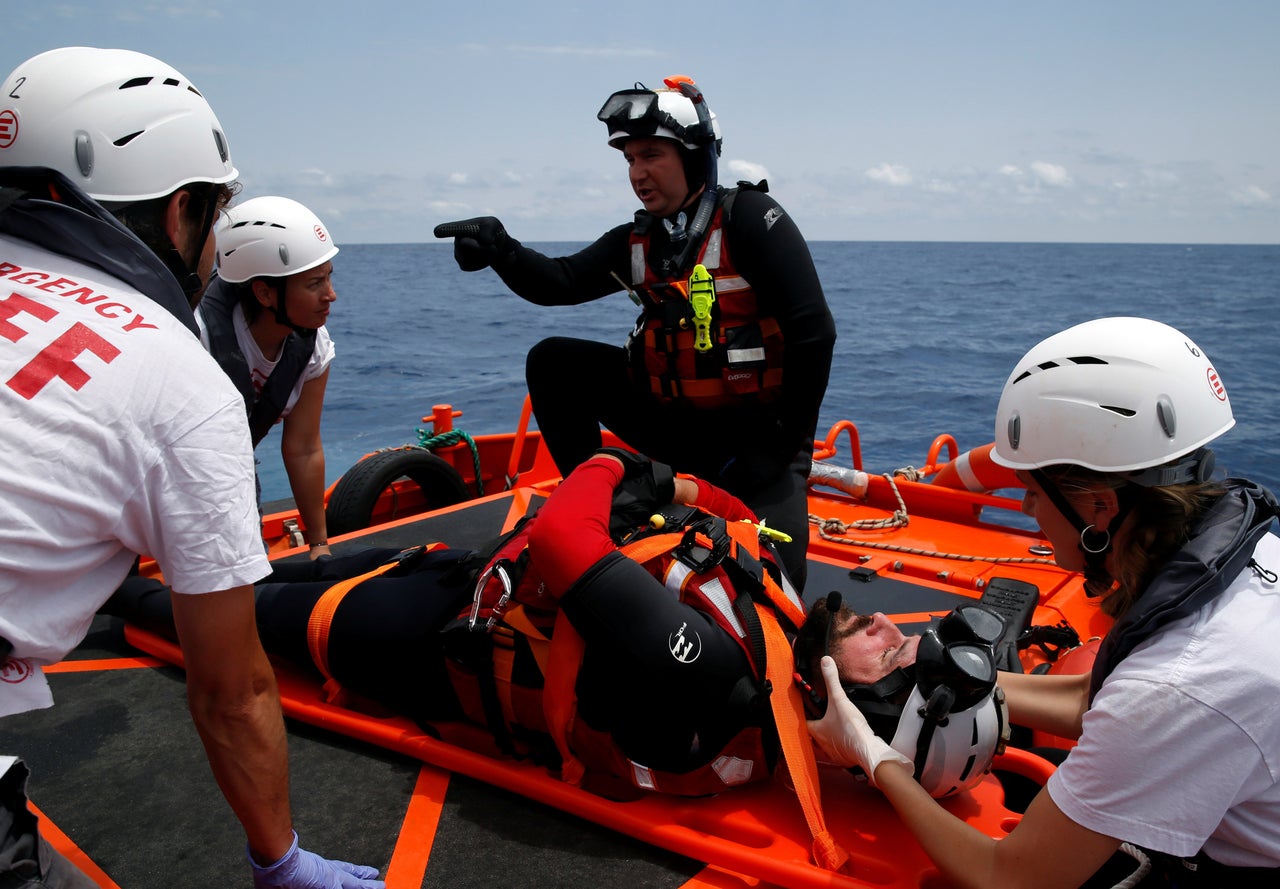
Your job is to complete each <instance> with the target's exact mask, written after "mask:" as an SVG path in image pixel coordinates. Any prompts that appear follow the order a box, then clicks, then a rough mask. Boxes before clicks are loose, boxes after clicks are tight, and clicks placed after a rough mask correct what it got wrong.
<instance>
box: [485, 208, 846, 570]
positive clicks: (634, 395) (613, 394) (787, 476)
mask: <svg viewBox="0 0 1280 889" xmlns="http://www.w3.org/2000/svg"><path fill="white" fill-rule="evenodd" d="M730 196H731V200H730ZM726 203H728V204H730V211H729V212H725V209H726ZM717 226H718V227H720V228H721V229H722V245H721V249H722V250H723V251H724V253H725V255H726V256H728V257H731V263H732V266H733V270H734V276H735V277H736V276H740V277H741V278H742V279H744V280H745V281H746V282H747V283H748V284H749V285H750V289H751V291H752V292H753V294H754V299H755V302H756V305H757V306H758V310H759V314H760V315H761V316H762V317H766V318H768V319H770V323H771V324H772V322H776V326H777V329H778V330H779V331H780V334H781V336H780V339H781V341H782V350H781V360H780V365H779V367H778V369H779V370H780V371H781V373H780V386H775V387H771V391H768V392H766V393H763V396H761V395H752V394H750V393H747V394H741V395H740V396H735V397H732V398H731V399H729V401H728V403H725V404H722V405H719V406H715V407H708V406H706V405H705V403H698V402H697V400H696V399H690V398H688V397H685V396H684V395H681V394H679V392H678V391H677V392H676V394H674V395H672V394H669V393H668V394H655V393H654V392H653V391H652V390H653V389H654V388H655V387H654V384H653V381H652V380H651V379H649V378H647V376H646V374H645V373H644V371H643V369H642V365H643V362H644V359H643V358H642V357H641V356H640V355H639V354H637V352H638V351H639V349H640V344H639V340H637V341H636V343H635V344H634V345H633V347H632V353H631V354H628V350H627V349H625V348H623V347H621V346H614V345H608V344H604V343H598V342H593V341H590V340H583V339H575V338H570V337H552V338H549V339H546V340H543V341H542V342H540V343H538V344H537V345H535V346H534V347H533V348H532V349H531V350H530V351H529V355H528V358H527V362H526V368H525V372H526V378H527V383H528V386H529V393H530V396H531V397H532V401H533V409H534V413H535V414H536V416H537V420H538V428H539V429H540V430H541V431H542V435H543V439H544V440H545V441H546V443H547V446H548V448H549V449H550V451H551V455H552V457H553V458H554V459H555V462H556V466H557V467H558V468H559V469H560V471H561V473H564V474H568V472H569V471H570V470H572V469H573V467H574V466H577V465H578V464H579V463H581V462H583V461H584V460H586V459H587V458H588V457H589V456H590V455H591V454H592V453H594V451H595V450H596V449H597V448H599V447H600V443H601V440H600V430H599V425H600V424H603V425H604V426H605V427H606V428H608V429H609V430H610V431H612V432H613V433H615V434H616V435H617V436H618V437H619V438H621V439H622V440H623V441H624V442H626V443H627V444H628V445H629V446H630V447H632V448H634V449H636V450H637V451H639V452H641V453H643V454H646V455H648V456H650V457H652V458H653V459H655V460H660V461H661V462H663V463H667V464H669V465H671V466H672V467H673V468H674V469H675V470H676V471H678V472H688V473H690V474H693V475H696V476H698V477H699V478H705V479H707V480H708V481H710V482H712V483H713V484H715V485H718V486H720V487H722V488H724V489H725V490H726V491H728V492H730V493H732V494H734V495H736V496H738V497H740V498H742V500H743V501H744V502H746V504H747V505H748V506H750V507H751V508H752V509H753V510H755V512H756V514H757V515H759V516H760V517H761V518H763V519H764V520H765V521H766V522H767V523H768V524H769V525H770V526H771V527H774V528H777V529H779V530H782V531H785V532H786V533H788V534H789V535H791V537H792V538H793V542H792V543H791V544H789V545H780V546H779V552H780V554H781V555H782V557H783V560H784V561H785V563H786V568H787V571H788V573H789V574H790V575H791V580H792V582H793V583H794V584H795V586H796V587H797V589H803V584H804V580H805V563H804V555H805V550H806V546H807V541H808V506H807V502H806V498H807V487H806V485H807V478H808V474H809V466H810V460H811V457H812V445H813V438H814V435H815V432H816V429H817V423H818V412H819V409H820V407H821V405H822V399H823V396H824V395H825V393H826V389H827V381H828V377H829V375H830V371H831V360H832V353H833V350H834V347H835V339H836V331H835V323H834V321H833V320H832V317H831V312H830V310H829V308H828V306H827V302H826V297H825V296H824V295H823V292H822V284H821V282H820V281H819V279H818V274H817V271H816V269H815V268H814V265H813V260H812V257H811V256H810V253H809V248H808V245H807V244H806V243H805V240H804V237H803V235H801V233H800V230H799V229H798V228H797V227H796V225H795V223H794V222H793V221H792V219H791V217H790V216H789V215H787V214H786V212H785V211H783V210H782V208H781V207H780V206H779V205H778V204H777V202H776V201H774V200H773V198H771V197H769V195H768V194H766V193H765V190H764V186H763V184H762V186H761V187H760V188H752V187H740V188H738V189H733V190H724V189H722V190H721V193H720V196H719V199H718V202H717V210H716V216H715V219H714V220H713V222H712V225H711V227H710V228H711V230H714V229H715V228H716V227H717ZM638 241H644V244H643V248H644V257H645V261H646V262H647V265H648V269H649V272H650V273H651V278H653V279H655V280H659V281H683V280H686V279H687V278H688V277H689V274H690V271H691V269H692V266H693V263H694V262H695V261H701V258H702V256H703V252H705V250H706V247H707V244H706V243H705V242H704V244H703V245H702V247H701V249H700V251H698V252H697V253H696V256H695V257H691V258H690V259H688V260H687V261H686V263H685V267H684V268H682V269H674V268H671V265H672V264H673V262H674V259H675V258H676V256H677V254H678V253H679V249H678V245H673V244H672V243H671V240H670V238H669V236H668V233H667V229H666V227H665V226H664V225H663V224H662V220H659V219H656V218H654V217H651V216H649V214H647V213H645V212H643V211H641V212H639V213H637V214H636V219H635V221H634V222H629V223H627V224H625V225H620V226H618V227H617V228H614V229H612V230H610V231H609V232H607V233H605V235H604V236H603V237H601V238H600V239H599V240H597V241H596V242H595V243H593V244H591V245H590V246H588V247H586V248H584V249H583V250H581V251H579V252H577V253H575V254H573V255H571V256H563V257H555V258H552V257H547V256H544V255H543V254H541V253H538V252H537V251H535V250H531V249H529V248H528V247H524V246H522V245H520V244H519V243H518V242H516V241H515V240H514V239H512V240H511V242H510V243H511V251H510V252H509V253H508V254H507V255H506V256H504V257H503V258H502V259H501V260H500V261H496V262H494V263H493V268H494V270H495V271H497V273H498V274H499V276H501V278H502V280H503V282H504V283H505V284H506V285H507V286H508V287H510V288H511V290H512V291H514V292H515V293H516V294H517V295H519V296H521V297H522V298H524V299H526V300H528V301H529V302H532V303H535V304H537V305H542V306H571V305H579V304H582V303H585V302H589V301H591V300H595V299H599V298H601V297H603V296H606V295H608V294H611V293H616V292H618V291H619V290H620V289H622V283H623V282H626V283H627V284H628V286H632V285H633V284H634V282H635V275H634V274H633V266H632V259H633V256H634V255H635V253H636V250H635V247H636V244H637V242H638ZM712 274H713V275H718V274H719V273H718V272H717V270H716V269H712ZM635 289H636V290H641V289H642V288H639V287H636V288H635ZM664 308H669V307H664ZM658 311H660V310H659V309H657V308H655V307H654V306H652V305H650V304H649V303H648V302H647V301H646V304H645V306H644V308H643V309H642V315H641V319H640V320H639V321H638V322H637V324H638V325H640V326H643V325H644V323H645V321H646V318H647V319H649V320H650V321H652V320H653V317H654V315H655V313H656V312H658ZM721 334H722V335H723V330H721ZM724 347H725V343H724V342H723V336H722V337H721V341H720V342H718V343H717V347H716V351H714V352H713V353H712V354H713V355H722V354H723V352H724ZM650 357H652V356H650ZM698 360H699V361H703V360H704V359H703V358H699V359H698ZM770 360H771V361H772V357H771V359H770Z"/></svg>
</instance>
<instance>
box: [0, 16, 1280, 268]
mask: <svg viewBox="0 0 1280 889" xmlns="http://www.w3.org/2000/svg"><path fill="white" fill-rule="evenodd" d="M6 6H7V7H8V8H7V9H6V11H5V19H6V21H5V25H4V28H3V30H2V31H0V68H3V69H4V70H5V71H7V70H9V69H11V68H13V67H14V66H15V65H16V64H17V63H18V62H20V61H21V60H22V59H24V58H26V57H28V56H31V55H34V54H35V53H36V52H39V51H41V50H44V49H49V48H53V47H55V46H60V45H69V44H82V45H92V46H120V47H127V48H130V49H137V50H141V51H143V52H148V53H151V54H152V55H155V56H158V57H160V58H162V59H164V60H165V61H167V62H169V63H170V64H172V65H174V66H175V67H177V68H178V69H179V70H181V71H182V72H183V73H184V74H186V75H187V76H188V77H190V78H191V79H192V80H193V81H194V82H195V83H196V85H197V86H198V87H199V88H200V89H201V90H202V91H203V92H204V93H205V94H206V95H207V96H208V97H209V99H210V101H211V103H212V104H213V106H214V109H215V110H216V111H217V113H218V116H219V118H220V119H221V121H222V123H223V126H224V127H225V129H226V131H227V134H228V136H229V138H230V142H231V149H232V155H233V158H234V160H235V162H236V165H237V166H238V167H239V169H240V172H241V181H242V182H243V183H244V188H245V192H244V193H245V196H246V197H249V196H254V195H261V194H283V195H287V196H289V197H292V198H295V199H297V200H300V201H302V202H303V203H305V204H307V205H308V206H310V207H311V208H312V209H313V210H315V211H316V212H317V213H318V214H319V215H320V216H321V218H322V219H324V220H325V222H326V223H328V225H329V228H330V229H331V231H332V233H333V235H334V238H335V240H336V241H337V242H338V243H339V244H341V243H344V242H347V243H355V242H366V243H367V242H373V243H378V242H403V241H410V242H412V241H425V240H431V229H432V227H433V226H434V225H435V224H436V223H438V222H441V221H445V220H449V219H455V218H461V217H467V216H476V215H489V214H492V215H497V216H499V217H501V218H502V219H503V221H504V222H505V223H506V225H507V227H508V229H509V230H510V231H511V232H512V234H513V235H515V236H516V237H518V238H520V239H522V240H526V241H554V240H569V241H587V240H591V239H593V238H595V237H596V236H597V235H599V234H600V233H602V232H603V231H605V230H607V229H608V228H610V227H612V226H613V225H616V224H617V223H619V222H622V221H625V220H627V219H628V218H630V215H631V213H632V212H633V211H634V210H635V209H636V208H637V206H638V204H637V202H636V200H635V198H634V196H633V195H632V194H631V192H630V189H629V187H628V185H627V183H626V178H625V168H624V166H623V162H622V159H621V157H620V155H619V154H618V153H617V152H616V151H614V150H613V149H610V148H608V146H607V145H606V144H605V141H604V135H605V134H604V127H603V125H602V124H600V123H599V122H598V121H596V119H595V113H596V111H597V110H598V108H599V107H600V105H601V103H602V102H603V100H604V99H605V97H607V96H608V95H609V94H610V93H611V92H613V91H614V90H616V89H620V88H623V87H627V86H630V85H631V84H632V83H633V82H634V81H637V80H639V81H643V82H644V83H646V84H648V85H651V86H652V85H656V84H658V83H659V82H660V81H661V79H662V77H663V76H664V75H668V74H673V73H683V74H689V75H691V76H693V77H695V78H696V79H697V81H698V82H699V84H700V85H701V87H702V88H703V90H704V93H705V95H706V97H707V101H708V104H709V105H710V107H711V108H712V110H714V111H715V112H716V114H717V115H718V117H719V119H720V123H721V126H722V129H723V132H724V137H725V142H724V155H723V157H722V158H721V173H720V178H721V181H722V182H728V181H732V180H736V179H741V178H750V179H758V178H761V177H767V178H768V180H769V182H770V185H771V187H772V188H771V190H772V193H773V194H774V196H775V197H776V198H777V199H778V200H779V201H780V202H781V203H782V204H783V206H784V207H786V208H787V210H788V211H789V212H790V213H791V215H792V216H793V217H794V218H795V219H796V220H797V222H798V223H799V224H800V227H801V230H802V231H804V232H805V234H806V236H807V237H809V238H810V239H813V240H948V241H985V240H994V241H1112V242H1193V243H1272V244H1274V243H1280V100H1277V96H1280V54H1278V53H1277V50H1276V47H1277V45H1278V44H1280V3H1276V2H1274V0H1254V2H1248V0H1218V2H1213V3H1208V2H1194V3H1193V2H1184V0H1164V2H1148V0H1136V2H1125V0H1108V2H1094V0H1072V2H1055V3H1050V2H1040V0H1022V2H987V3H976V2H974V3H965V2H960V0H953V2H911V0H898V2H879V3H869V2H858V0H848V2H813V3H806V2H803V0H792V2H789V3H785V4H784V3H782V2H779V0H774V2H757V0H737V2H720V0H699V2H696V3H686V4H676V3H669V4H620V3H587V2H579V3H566V2H558V0H544V2H539V3H533V2H528V0H524V2H511V0H487V2H468V0H454V2H450V3H439V2H434V0H422V2H419V3H417V4H406V3H404V2H403V0H400V2H395V3H383V2H377V0H367V2H363V3H356V2H350V0H347V2H342V3H331V2H327V0H317V2H310V3H298V2H292V0H270V2H269V0H258V2H245V3H231V2H223V0H210V2H204V3H198V4H197V3H187V2H185V0H173V2H169V3H146V2H124V0H92V2H58V0H43V2H41V3H22V4H18V3H9V4H6Z"/></svg>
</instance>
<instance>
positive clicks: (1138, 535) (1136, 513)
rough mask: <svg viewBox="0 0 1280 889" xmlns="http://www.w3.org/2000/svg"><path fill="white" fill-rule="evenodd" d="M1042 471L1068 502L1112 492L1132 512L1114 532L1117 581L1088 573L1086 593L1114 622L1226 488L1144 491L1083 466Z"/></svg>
mask: <svg viewBox="0 0 1280 889" xmlns="http://www.w3.org/2000/svg"><path fill="white" fill-rule="evenodd" d="M1041 471H1042V472H1043V473H1044V474H1045V476H1046V477H1047V478H1048V479H1049V481H1051V482H1052V483H1053V484H1056V485H1057V486H1058V487H1059V488H1060V489H1061V490H1062V492H1063V493H1064V494H1065V495H1067V496H1068V497H1070V496H1071V495H1072V493H1076V494H1081V493H1088V492H1090V491H1095V490H1097V489H1098V488H1110V489H1112V490H1114V491H1115V492H1116V495H1117V496H1118V497H1119V498H1120V502H1121V503H1122V504H1128V506H1129V512H1128V515H1127V516H1125V518H1124V521H1123V522H1122V523H1121V525H1120V527H1119V528H1118V529H1117V528H1113V529H1112V555H1111V562H1112V565H1113V567H1114V570H1115V576H1114V577H1113V576H1111V575H1110V574H1109V573H1107V572H1106V571H1104V570H1102V569H1100V568H1091V569H1089V570H1086V571H1085V590H1086V591H1087V592H1088V593H1089V594H1090V595H1100V596H1102V597H1103V599H1102V602H1101V608H1102V611H1103V612H1104V613H1105V614H1108V615H1110V616H1112V617H1119V616H1120V615H1122V614H1124V613H1125V612H1126V611H1128V610H1129V607H1130V606H1131V605H1133V603H1134V601H1135V600H1137V598H1138V596H1140V595H1141V594H1142V592H1143V590H1145V589H1146V588H1147V585H1148V584H1149V583H1151V580H1152V578H1153V577H1155V575H1156V572H1157V571H1159V570H1160V568H1162V567H1163V566H1164V564H1165V563H1166V562H1168V561H1169V559H1170V558H1172V556H1173V554H1174V553H1176V552H1177V551H1178V550H1179V549H1180V548H1181V547H1182V546H1183V545H1184V544H1185V543H1186V542H1187V540H1188V539H1189V538H1190V536H1191V529H1192V527H1194V525H1195V523H1196V521H1197V520H1199V518H1200V516H1202V515H1203V514H1204V512H1205V510H1207V509H1208V508H1209V507H1210V506H1211V505H1212V504H1213V503H1214V502H1215V501H1216V500H1217V499H1218V498H1219V497H1221V496H1222V495H1223V494H1225V493H1226V488H1224V487H1223V486H1222V485H1221V484H1219V483H1218V482H1212V481H1210V482H1189V483H1187V484H1182V485H1164V486H1157V487H1143V486H1141V485H1135V484H1133V483H1131V482H1129V481H1128V480H1127V479H1125V478H1124V477H1123V476H1119V475H1116V474H1114V473H1104V472H1097V471H1095V470H1092V469H1085V468H1084V467H1082V466H1050V467H1046V468H1045V469H1043V470H1041Z"/></svg>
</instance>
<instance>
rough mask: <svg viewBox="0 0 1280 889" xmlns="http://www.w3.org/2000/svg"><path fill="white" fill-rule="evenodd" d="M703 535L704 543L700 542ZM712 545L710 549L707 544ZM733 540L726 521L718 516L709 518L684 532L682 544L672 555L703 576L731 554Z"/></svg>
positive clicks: (677, 546)
mask: <svg viewBox="0 0 1280 889" xmlns="http://www.w3.org/2000/svg"><path fill="white" fill-rule="evenodd" d="M699 534H701V535H702V537H703V541H699V540H698V535H699ZM707 542H709V543H710V544H711V545H710V547H708V546H707V545H706V544H707ZM732 542H733V538H731V537H730V536H729V532H728V530H727V529H726V528H725V523H724V519H722V518H719V517H718V516H707V517H706V518H704V519H702V520H700V521H697V522H694V523H693V524H692V525H690V526H689V527H688V528H687V529H686V530H685V532H684V536H683V537H682V538H681V539H680V543H679V544H677V545H676V548H675V549H674V550H673V551H672V555H673V556H674V557H675V558H676V559H677V560H678V561H680V562H681V563H683V564H685V565H687V566H689V567H690V568H692V569H693V571H694V572H695V573H697V574H703V573H705V572H707V571H710V570H711V569H713V568H715V567H716V566H718V565H719V564H720V563H721V562H723V561H724V557H725V556H727V555H728V554H729V546H730V544H731V543H732Z"/></svg>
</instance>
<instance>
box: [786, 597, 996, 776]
mask: <svg viewBox="0 0 1280 889" xmlns="http://www.w3.org/2000/svg"><path fill="white" fill-rule="evenodd" d="M841 602H842V596H841V595H840V593H838V592H832V593H830V594H829V595H828V596H827V599H826V601H825V603H822V605H823V607H821V608H815V609H814V612H813V615H814V619H813V620H812V621H811V622H810V624H812V625H808V624H807V625H806V627H805V628H803V629H802V630H801V634H802V636H804V637H807V638H808V639H809V641H810V642H811V643H812V642H813V641H816V640H815V639H814V636H815V635H819V634H820V635H822V636H823V637H824V639H825V642H824V644H823V645H822V646H821V648H820V649H818V650H817V657H810V656H806V654H805V653H806V652H812V651H814V648H813V646H812V645H811V644H810V645H800V644H797V646H796V663H795V669H796V677H795V678H796V682H797V684H798V685H799V686H800V688H801V690H802V692H803V694H802V697H803V699H804V703H805V710H806V712H807V713H808V715H809V717H810V718H811V719H818V718H821V716H822V714H823V713H824V712H825V711H826V708H827V696H826V695H824V694H822V693H820V692H818V691H817V689H816V688H814V687H813V686H812V685H811V684H810V681H811V680H812V679H813V678H815V677H819V676H820V675H821V674H820V671H819V669H818V661H820V660H821V657H822V655H824V654H830V653H831V641H832V627H833V625H834V623H835V619H836V616H837V615H838V614H839V612H840V605H841ZM1004 632H1005V622H1004V619H1003V618H1002V617H1001V616H1000V615H999V614H997V613H995V612H993V611H991V610H989V609H987V608H985V607H983V606H981V605H978V604H976V603H974V604H966V605H962V606H961V607H959V608H957V609H955V610H954V611H952V612H950V613H949V614H947V615H945V616H944V617H942V618H941V619H940V620H939V621H938V622H937V623H936V624H935V625H934V626H931V627H930V628H929V629H928V630H926V631H925V632H924V633H923V634H921V638H920V644H919V647H918V648H917V649H916V661H915V663H914V664H912V665H910V666H907V667H899V668H897V669H895V670H894V671H893V672H892V673H890V674H889V675H887V676H885V677H883V678H882V679H879V680H877V681H876V682H874V683H842V685H841V687H842V688H843V690H844V693H845V694H846V695H847V696H848V698H849V700H850V701H852V702H853V704H854V705H855V706H856V707H857V708H858V710H859V711H861V712H862V715H863V716H865V717H866V719H867V723H868V724H869V725H870V726H871V730H872V731H874V732H875V733H876V734H877V735H879V736H880V737H881V738H883V739H885V740H886V741H888V742H889V744H890V746H892V747H893V748H894V749H895V750H897V751H898V752H899V753H902V754H903V755H904V756H907V757H908V758H910V759H911V760H912V761H913V763H914V765H915V775H916V779H917V780H918V781H919V783H920V785H921V786H922V787H923V788H924V789H925V790H926V791H927V792H928V793H929V795H930V796H933V797H937V798H941V797H945V796H950V795H952V794H954V793H958V792H960V791H962V790H966V789H968V788H970V787H972V786H974V785H975V784H977V783H978V782H979V781H980V780H982V777H983V775H985V774H986V773H987V772H989V771H990V770H991V764H992V761H993V759H994V758H995V756H996V754H998V753H1001V752H1003V750H1004V747H1005V744H1006V742H1007V741H1008V738H1009V719H1008V710H1007V708H1006V706H1005V703H1004V694H1003V692H1001V691H1000V689H999V688H998V687H997V686H996V670H997V667H996V663H997V661H996V654H995V647H994V646H995V644H996V643H997V642H998V641H999V640H1000V638H1001V637H1002V636H1003V635H1004ZM797 642H798V643H799V642H800V639H797ZM856 771H860V770H856Z"/></svg>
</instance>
